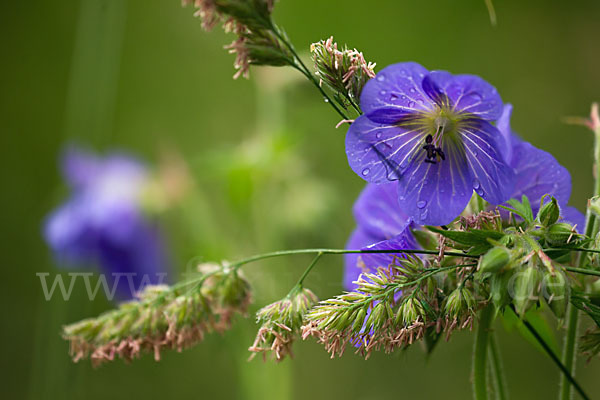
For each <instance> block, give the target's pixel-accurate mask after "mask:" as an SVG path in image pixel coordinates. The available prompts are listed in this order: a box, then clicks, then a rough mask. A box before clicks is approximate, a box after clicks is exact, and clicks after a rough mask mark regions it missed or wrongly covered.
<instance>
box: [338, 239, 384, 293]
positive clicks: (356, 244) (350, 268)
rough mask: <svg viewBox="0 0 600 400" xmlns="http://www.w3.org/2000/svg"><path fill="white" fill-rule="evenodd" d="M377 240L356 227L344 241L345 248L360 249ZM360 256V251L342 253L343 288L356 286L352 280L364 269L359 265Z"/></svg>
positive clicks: (349, 288) (350, 288)
mask: <svg viewBox="0 0 600 400" xmlns="http://www.w3.org/2000/svg"><path fill="white" fill-rule="evenodd" d="M377 241H378V239H377V238H374V237H373V236H372V235H369V234H368V233H366V232H365V231H363V230H362V229H360V228H356V229H355V230H354V232H352V235H351V236H350V239H349V240H348V243H346V249H348V250H360V249H362V248H364V247H367V246H369V245H370V244H373V243H376V242H377ZM360 256H362V254H360V253H353V254H344V288H346V289H347V290H352V289H354V288H355V287H356V285H355V284H353V283H352V282H354V281H355V280H357V279H358V276H359V275H360V274H361V273H363V272H364V271H365V269H364V268H362V267H361V266H362V263H361V264H360V265H359V257H360Z"/></svg>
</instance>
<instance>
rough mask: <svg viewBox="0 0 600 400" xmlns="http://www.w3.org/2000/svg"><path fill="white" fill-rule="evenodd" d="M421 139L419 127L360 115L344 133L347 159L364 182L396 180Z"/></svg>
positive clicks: (417, 150) (416, 149)
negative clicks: (390, 123) (399, 124)
mask: <svg viewBox="0 0 600 400" xmlns="http://www.w3.org/2000/svg"><path fill="white" fill-rule="evenodd" d="M422 139H423V134H422V132H421V131H418V130H410V129H405V128H401V127H399V126H394V125H385V124H379V123H376V122H373V121H371V120H370V119H369V118H367V117H366V116H364V115H361V116H360V117H358V118H357V119H356V121H354V123H352V125H350V128H349V129H348V133H346V155H347V156H348V163H349V164H350V168H352V170H353V171H354V172H355V173H356V174H357V175H358V176H360V177H361V178H363V179H364V180H366V181H367V182H371V183H384V182H389V181H394V180H398V179H400V176H401V175H402V171H403V169H405V168H406V166H407V165H408V164H409V163H410V161H411V158H412V157H414V156H415V154H417V153H419V152H421V146H422V143H421V142H422Z"/></svg>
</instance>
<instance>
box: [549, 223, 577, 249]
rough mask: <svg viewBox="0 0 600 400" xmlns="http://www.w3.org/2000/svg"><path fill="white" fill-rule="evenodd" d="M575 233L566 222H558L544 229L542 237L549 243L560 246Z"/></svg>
mask: <svg viewBox="0 0 600 400" xmlns="http://www.w3.org/2000/svg"><path fill="white" fill-rule="evenodd" d="M575 234H576V233H575V231H574V230H573V227H572V226H571V225H570V224H567V223H566V222H559V223H557V224H553V225H551V226H550V227H548V228H547V229H546V234H545V235H544V238H545V239H546V241H547V242H548V243H549V244H550V245H552V246H560V245H563V244H566V243H567V242H568V241H569V239H570V238H571V237H572V236H573V235H575Z"/></svg>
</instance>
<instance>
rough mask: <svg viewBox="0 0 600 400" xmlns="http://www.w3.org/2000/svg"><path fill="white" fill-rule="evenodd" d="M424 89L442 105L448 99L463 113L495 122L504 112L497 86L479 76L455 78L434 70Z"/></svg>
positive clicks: (426, 78) (444, 72) (456, 76)
mask: <svg viewBox="0 0 600 400" xmlns="http://www.w3.org/2000/svg"><path fill="white" fill-rule="evenodd" d="M423 89H424V91H425V92H426V93H427V94H428V96H429V97H430V98H431V99H433V100H434V101H435V102H436V103H437V104H438V105H441V104H442V103H444V102H445V101H446V99H447V100H449V101H450V104H451V105H453V106H454V109H455V110H456V111H458V112H460V113H469V114H474V115H476V116H478V117H479V118H482V119H485V120H488V121H492V120H496V119H498V117H500V115H501V113H502V99H501V98H500V95H499V94H498V91H497V90H496V88H495V87H493V86H492V85H490V84H489V83H487V82H486V81H485V80H483V79H481V78H480V77H478V76H475V75H452V74H450V73H449V72H446V71H432V72H431V73H430V74H429V75H427V76H426V77H425V78H424V79H423Z"/></svg>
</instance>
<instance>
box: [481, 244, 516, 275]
mask: <svg viewBox="0 0 600 400" xmlns="http://www.w3.org/2000/svg"><path fill="white" fill-rule="evenodd" d="M510 259H511V254H510V251H509V250H508V249H507V248H505V247H499V246H498V247H492V248H491V249H490V250H489V251H488V252H487V253H485V254H484V256H483V257H482V258H481V261H480V263H479V272H480V273H481V274H485V273H491V274H493V273H496V272H498V271H500V270H501V269H502V268H504V267H506V266H507V265H508V263H509V262H510Z"/></svg>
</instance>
